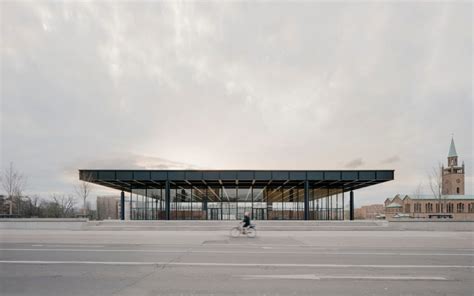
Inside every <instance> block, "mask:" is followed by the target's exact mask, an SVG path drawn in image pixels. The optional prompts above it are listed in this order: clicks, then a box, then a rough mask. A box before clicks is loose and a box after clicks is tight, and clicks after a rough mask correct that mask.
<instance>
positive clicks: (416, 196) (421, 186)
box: [413, 182, 423, 198]
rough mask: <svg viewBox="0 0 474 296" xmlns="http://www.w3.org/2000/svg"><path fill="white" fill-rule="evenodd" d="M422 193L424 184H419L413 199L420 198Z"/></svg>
mask: <svg viewBox="0 0 474 296" xmlns="http://www.w3.org/2000/svg"><path fill="white" fill-rule="evenodd" d="M422 193H423V184H422V183H421V182H420V183H418V186H416V188H415V191H414V192H413V197H414V198H420V196H421V195H422Z"/></svg>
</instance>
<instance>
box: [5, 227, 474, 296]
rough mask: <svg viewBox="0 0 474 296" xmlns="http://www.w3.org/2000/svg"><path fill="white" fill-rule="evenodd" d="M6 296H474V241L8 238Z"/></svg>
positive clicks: (332, 235)
mask: <svg viewBox="0 0 474 296" xmlns="http://www.w3.org/2000/svg"><path fill="white" fill-rule="evenodd" d="M0 241H1V243H0V294H1V295H35V296H39V295H473V291H474V284H473V283H474V262H473V260H474V252H473V251H474V233H473V232H416V231H406V232H403V231H400V232H399V231H391V232H383V231H352V232H349V231H334V232H324V231H318V232H261V233H259V234H258V237H257V238H255V239H249V238H243V237H242V238H230V237H229V236H228V234H227V233H226V232H216V231H209V232H197V231H189V232H187V231H180V232H170V231H163V232H156V231H100V232H95V231H57V230H36V231H32V230H1V231H0Z"/></svg>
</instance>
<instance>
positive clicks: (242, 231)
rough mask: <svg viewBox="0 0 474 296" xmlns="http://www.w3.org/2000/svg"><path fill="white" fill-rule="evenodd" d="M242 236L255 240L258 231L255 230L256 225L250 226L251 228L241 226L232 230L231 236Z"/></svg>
mask: <svg viewBox="0 0 474 296" xmlns="http://www.w3.org/2000/svg"><path fill="white" fill-rule="evenodd" d="M240 235H246V236H247V237H251V238H254V237H256V236H257V229H256V228H255V225H253V224H250V226H249V227H247V228H244V227H242V224H241V225H239V226H237V227H234V228H232V229H231V230H230V236H232V237H238V236H240Z"/></svg>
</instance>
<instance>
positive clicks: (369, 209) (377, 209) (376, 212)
mask: <svg viewBox="0 0 474 296" xmlns="http://www.w3.org/2000/svg"><path fill="white" fill-rule="evenodd" d="M384 212H385V211H384V205H382V204H373V205H368V206H362V207H360V208H358V209H355V218H356V219H359V220H374V219H380V218H382V217H383V215H384Z"/></svg>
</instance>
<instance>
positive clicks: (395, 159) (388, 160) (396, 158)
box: [381, 155, 400, 164]
mask: <svg viewBox="0 0 474 296" xmlns="http://www.w3.org/2000/svg"><path fill="white" fill-rule="evenodd" d="M399 161H400V157H399V156H398V155H394V156H391V157H389V158H386V159H384V160H382V162H381V163H382V164H388V163H397V162H399Z"/></svg>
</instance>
